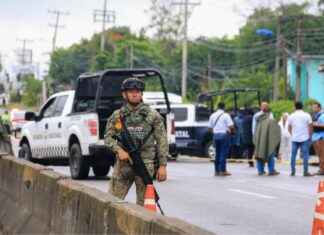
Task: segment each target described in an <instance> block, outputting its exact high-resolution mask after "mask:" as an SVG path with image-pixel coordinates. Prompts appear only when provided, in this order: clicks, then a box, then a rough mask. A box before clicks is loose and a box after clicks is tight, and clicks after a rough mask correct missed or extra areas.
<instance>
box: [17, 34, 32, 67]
mask: <svg viewBox="0 0 324 235" xmlns="http://www.w3.org/2000/svg"><path fill="white" fill-rule="evenodd" d="M17 41H19V42H22V43H23V46H22V53H21V55H20V56H21V60H20V62H21V64H22V65H25V64H27V60H26V56H27V53H28V52H29V53H32V50H27V49H26V44H27V43H31V42H33V41H32V40H28V39H26V38H24V39H17ZM30 56H31V55H30ZM30 63H31V61H30Z"/></svg>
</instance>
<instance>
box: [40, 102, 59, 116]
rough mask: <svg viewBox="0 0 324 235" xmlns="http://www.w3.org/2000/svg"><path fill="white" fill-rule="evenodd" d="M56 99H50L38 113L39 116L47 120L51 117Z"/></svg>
mask: <svg viewBox="0 0 324 235" xmlns="http://www.w3.org/2000/svg"><path fill="white" fill-rule="evenodd" d="M55 100H56V98H53V99H50V100H49V101H48V102H47V103H46V104H45V106H44V107H43V109H42V110H41V112H40V116H42V117H43V118H48V117H50V116H51V115H52V113H53V110H54V107H55V102H54V101H55Z"/></svg>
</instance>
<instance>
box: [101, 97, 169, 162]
mask: <svg viewBox="0 0 324 235" xmlns="http://www.w3.org/2000/svg"><path fill="white" fill-rule="evenodd" d="M120 112H122V114H123V116H124V117H125V119H126V126H127V129H128V131H129V132H130V135H131V137H132V140H133V142H134V143H135V144H136V147H138V146H139V145H140V144H139V143H141V142H142V141H143V139H144V138H145V137H146V136H147V134H148V133H149V132H150V131H151V130H152V128H153V130H154V131H153V133H152V135H150V137H149V138H148V139H147V140H146V142H145V143H143V145H141V148H140V149H141V150H140V151H141V157H142V158H143V160H154V158H155V154H157V156H158V158H159V163H160V165H166V164H167V156H168V151H169V145H168V141H167V136H166V131H165V127H164V124H163V118H162V117H161V115H160V114H159V113H158V112H157V111H156V110H155V109H152V108H150V107H149V106H148V105H147V104H143V103H142V104H141V107H140V109H138V110H130V109H128V107H127V105H125V106H123V107H122V108H121V109H119V110H116V111H115V112H114V113H113V114H112V115H111V116H110V117H109V118H108V121H107V126H106V130H105V144H106V145H107V147H108V148H109V149H110V150H112V151H113V152H115V153H117V150H118V149H119V148H122V144H121V143H119V142H117V141H116V140H115V139H113V138H112V136H114V135H115V134H118V133H120V132H121V131H122V126H121V122H120ZM155 145H156V146H155Z"/></svg>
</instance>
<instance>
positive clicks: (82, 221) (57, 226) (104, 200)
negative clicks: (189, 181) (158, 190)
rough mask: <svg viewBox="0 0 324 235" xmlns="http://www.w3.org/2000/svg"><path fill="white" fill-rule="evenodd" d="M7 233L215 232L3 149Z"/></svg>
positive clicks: (0, 221)
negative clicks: (91, 185) (155, 212)
mask: <svg viewBox="0 0 324 235" xmlns="http://www.w3.org/2000/svg"><path fill="white" fill-rule="evenodd" d="M0 231H2V232H3V233H4V234H6V233H8V234H213V233H211V232H209V231H207V230H204V229H202V228H199V227H197V226H194V225H191V224H189V223H186V222H184V221H181V220H179V219H176V218H169V217H165V216H162V215H159V214H154V213H151V212H149V211H147V210H145V209H143V208H142V207H140V206H137V205H135V204H131V203H127V202H124V201H121V200H120V199H118V198H116V197H114V196H112V195H110V194H107V193H103V192H101V191H98V190H96V189H93V188H90V187H86V186H83V185H81V184H79V183H78V182H77V181H74V180H71V179H70V178H69V177H66V176H63V175H61V174H59V173H57V172H54V171H53V170H52V169H50V168H48V167H45V166H42V165H38V164H33V163H30V162H28V161H25V160H23V159H17V158H14V157H11V156H4V155H0Z"/></svg>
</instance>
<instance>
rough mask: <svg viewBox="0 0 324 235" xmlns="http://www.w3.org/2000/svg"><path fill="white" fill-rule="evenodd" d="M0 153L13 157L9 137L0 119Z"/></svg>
mask: <svg viewBox="0 0 324 235" xmlns="http://www.w3.org/2000/svg"><path fill="white" fill-rule="evenodd" d="M0 153H1V154H2V153H8V154H9V155H11V156H14V153H13V150H12V145H11V141H10V136H9V135H8V133H7V129H6V128H5V126H4V124H3V121H2V119H1V117H0Z"/></svg>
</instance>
